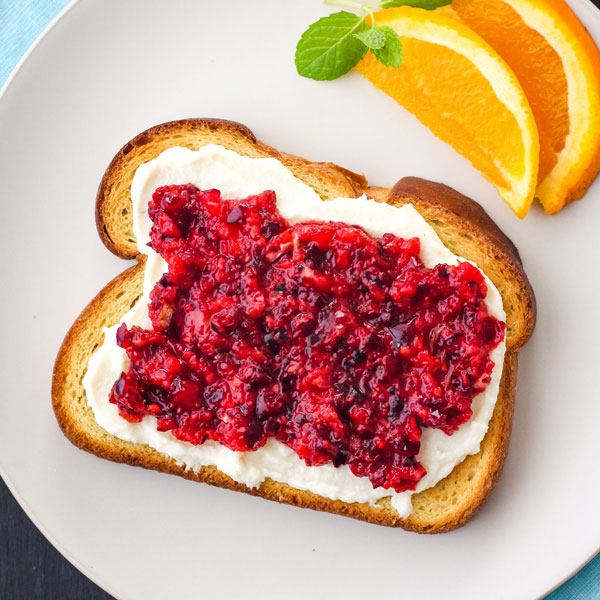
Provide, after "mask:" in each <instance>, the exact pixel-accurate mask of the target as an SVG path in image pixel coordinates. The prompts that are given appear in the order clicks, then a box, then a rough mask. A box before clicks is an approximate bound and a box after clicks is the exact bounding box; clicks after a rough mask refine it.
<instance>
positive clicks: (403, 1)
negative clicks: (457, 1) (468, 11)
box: [379, 0, 452, 10]
mask: <svg viewBox="0 0 600 600" xmlns="http://www.w3.org/2000/svg"><path fill="white" fill-rule="evenodd" d="M448 4H452V0H383V2H381V3H380V5H379V6H381V8H394V7H396V6H412V7H413V8H424V9H425V10H434V9H436V8H439V7H440V6H447V5H448Z"/></svg>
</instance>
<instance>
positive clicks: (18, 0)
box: [0, 0, 600, 600]
mask: <svg viewBox="0 0 600 600" xmlns="http://www.w3.org/2000/svg"><path fill="white" fill-rule="evenodd" d="M67 4H68V1H67V0H0V86H2V85H4V82H5V81H6V79H7V78H8V76H9V75H10V72H11V71H12V70H13V68H14V67H15V65H16V64H17V62H19V59H20V58H21V57H22V56H23V54H24V53H25V51H26V50H27V48H29V46H30V45H31V44H32V43H33V42H34V40H35V39H36V38H37V36H38V35H39V34H40V33H41V32H42V30H43V29H44V27H46V25H48V23H49V22H50V21H51V20H52V19H53V18H54V17H55V16H56V15H57V14H58V13H59V12H60V10H61V9H62V8H64V7H65V6H66V5H67ZM507 600H509V599H507ZM545 600H600V554H599V555H597V556H596V557H595V558H594V559H593V560H592V561H591V562H589V563H588V564H587V565H586V566H585V567H584V568H583V569H581V571H579V573H577V575H575V576H573V577H572V578H571V579H569V581H567V582H566V583H565V584H564V585H562V586H561V587H560V588H559V589H557V590H555V591H554V592H552V593H551V594H550V595H549V596H546V599H545Z"/></svg>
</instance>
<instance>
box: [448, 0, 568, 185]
mask: <svg viewBox="0 0 600 600" xmlns="http://www.w3.org/2000/svg"><path fill="white" fill-rule="evenodd" d="M452 8H453V9H454V11H455V12H456V13H457V14H458V15H459V16H460V18H461V20H462V21H463V22H464V23H465V24H466V25H468V26H469V27H470V28H471V29H473V31H475V33H477V34H479V35H480V36H481V37H482V38H483V39H485V41H486V42H487V43H488V44H489V45H490V46H492V48H494V50H496V52H498V54H500V56H502V58H503V59H504V60H505V61H506V62H507V63H508V65H509V67H510V68H511V69H512V70H513V72H514V73H515V75H516V76H517V79H518V80H519V82H520V83H521V85H522V87H523V90H524V91H525V95H526V96H527V99H528V100H529V104H530V105H531V109H532V111H533V114H534V117H535V121H536V124H537V126H538V132H539V137H540V169H539V174H538V182H539V181H542V180H543V179H544V177H546V175H548V173H550V171H551V170H552V168H553V167H554V165H555V164H556V162H557V158H556V154H557V153H558V152H560V151H561V150H562V149H563V147H564V145H565V139H566V137H567V135H568V133H569V113H568V102H567V79H566V77H565V72H564V69H563V64H562V60H561V59H560V57H559V55H558V54H557V52H556V51H555V50H554V49H553V48H552V47H551V46H550V45H549V44H548V43H547V42H546V40H545V38H544V37H543V36H542V35H540V34H539V33H538V32H537V31H535V30H533V29H532V28H531V27H528V26H527V25H526V24H525V23H524V22H523V20H522V19H521V17H520V16H519V14H518V13H517V12H516V11H515V10H514V9H513V8H511V7H510V6H508V4H505V3H503V2H498V0H454V2H453V3H452Z"/></svg>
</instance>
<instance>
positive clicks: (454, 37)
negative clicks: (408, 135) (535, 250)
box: [356, 7, 539, 218]
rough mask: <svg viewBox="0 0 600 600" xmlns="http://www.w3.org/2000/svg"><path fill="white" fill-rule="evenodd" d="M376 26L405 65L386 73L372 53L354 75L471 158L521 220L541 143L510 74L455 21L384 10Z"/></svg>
mask: <svg viewBox="0 0 600 600" xmlns="http://www.w3.org/2000/svg"><path fill="white" fill-rule="evenodd" d="M375 20H376V22H377V24H378V25H388V26H390V27H392V28H393V29H394V30H395V31H396V32H397V33H398V35H399V36H400V40H401V41H402V44H403V47H404V59H403V63H402V67H401V68H400V69H394V68H390V67H385V66H383V65H382V64H381V63H379V62H378V61H377V60H375V58H374V57H373V56H372V55H371V53H367V55H366V56H365V58H364V59H363V60H361V62H359V63H358V65H357V66H356V69H357V70H358V71H359V72H360V73H362V74H363V75H364V76H365V77H366V78H367V79H368V80H369V81H370V82H371V83H372V84H373V85H374V86H375V87H377V88H379V89H381V90H382V91H384V92H385V93H387V94H388V95H390V96H391V97H392V98H394V99H395V100H396V101H397V102H399V103H400V104H401V105H402V106H404V108H406V109H407V110H409V111H410V112H411V113H413V114H414V115H415V116H416V117H417V118H418V119H419V120H420V121H421V122H422V123H423V124H424V125H426V126H427V127H429V129H431V131H433V133H434V134H435V135H437V136H438V137H439V138H441V139H442V140H444V141H445V142H448V143H449V144H450V145H451V146H452V147H453V148H454V149H455V150H456V151H457V152H459V153H460V154H462V155H463V156H465V157H466V158H467V159H469V160H470V161H471V163H472V164H473V166H475V167H476V168H477V169H479V171H481V173H482V174H483V175H484V177H486V178H487V179H488V180H489V181H491V182H492V183H493V184H494V185H495V186H496V188H497V190H498V192H499V194H500V196H501V197H502V198H503V199H504V200H505V202H506V203H507V204H508V205H509V206H510V207H511V208H512V210H513V211H514V212H515V214H516V215H517V216H519V217H520V218H523V217H524V216H525V215H526V214H527V211H528V210H529V206H530V205H531V201H532V200H533V196H534V192H535V187H536V183H537V172H538V162H539V142H538V134H537V128H536V125H535V120H534V117H533V113H532V112H531V108H530V106H529V103H528V102H527V98H526V96H525V93H524V92H523V89H522V87H521V85H520V84H519V82H518V80H517V78H516V77H515V75H514V74H513V72H512V71H511V70H510V68H509V67H508V66H507V65H506V63H505V62H504V61H503V60H502V59H501V58H500V56H499V55H498V54H497V53H496V52H495V51H494V50H493V49H492V48H491V47H490V46H489V45H488V44H487V43H486V42H485V41H484V40H483V39H482V38H481V37H479V36H478V35H477V34H476V33H474V32H473V31H471V30H470V29H469V28H468V27H467V26H466V25H464V24H462V23H460V22H458V21H457V20H455V19H452V18H449V17H445V16H443V15H441V14H437V13H435V12H431V11H425V10H422V9H418V8H409V7H401V8H391V9H386V10H381V11H379V12H377V13H375Z"/></svg>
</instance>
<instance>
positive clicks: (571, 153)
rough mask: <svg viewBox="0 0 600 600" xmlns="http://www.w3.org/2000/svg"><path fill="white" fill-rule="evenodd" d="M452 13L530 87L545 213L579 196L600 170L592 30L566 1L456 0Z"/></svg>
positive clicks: (599, 103) (598, 70) (599, 93)
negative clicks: (579, 18)
mask: <svg viewBox="0 0 600 600" xmlns="http://www.w3.org/2000/svg"><path fill="white" fill-rule="evenodd" d="M451 9H453V10H454V12H455V13H456V15H458V17H459V18H460V20H461V21H462V22H463V23H465V24H466V25H468V26H469V27H470V28H471V29H473V31H475V32H476V33H477V34H479V35H480V36H481V37H482V38H483V39H484V40H485V41H486V42H488V44H490V46H492V48H494V50H496V52H498V54H500V56H501V57H502V58H503V59H504V60H505V61H506V62H507V63H508V65H509V66H510V68H511V69H512V70H513V72H514V73H515V75H516V76H517V78H518V79H519V81H520V82H521V85H522V86H523V89H524V90H525V95H526V96H527V99H528V100H529V104H530V105H531V108H532V110H533V114H534V116H535V120H536V123H537V126H538V132H539V136H540V170H539V176H538V188H537V192H536V196H537V197H538V198H539V199H540V201H541V202H542V204H543V206H544V209H545V210H546V212H547V213H550V214H551V213H555V212H557V211H558V210H560V209H561V208H562V207H563V206H564V205H565V204H567V203H568V202H570V201H571V200H575V199H578V198H581V196H583V194H584V193H585V191H586V190H587V188H588V187H589V185H590V184H591V182H592V180H593V179H594V177H595V176H596V174H597V173H598V170H600V53H599V52H598V48H596V45H595V44H594V42H593V41H592V39H591V37H590V36H589V34H588V32H587V31H586V30H585V28H584V27H583V25H582V24H581V23H580V22H579V20H578V19H577V17H576V16H575V15H574V14H573V12H572V11H571V9H570V8H569V7H568V6H567V4H566V3H565V2H563V0H454V2H453V3H452V5H451ZM444 14H447V15H451V11H448V10H447V9H446V10H444Z"/></svg>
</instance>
